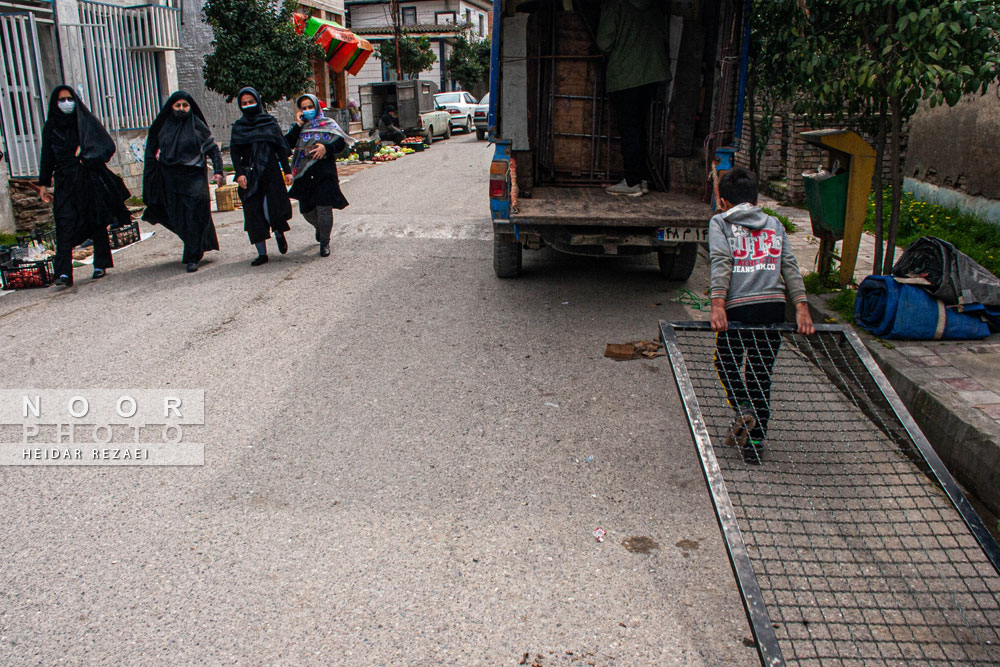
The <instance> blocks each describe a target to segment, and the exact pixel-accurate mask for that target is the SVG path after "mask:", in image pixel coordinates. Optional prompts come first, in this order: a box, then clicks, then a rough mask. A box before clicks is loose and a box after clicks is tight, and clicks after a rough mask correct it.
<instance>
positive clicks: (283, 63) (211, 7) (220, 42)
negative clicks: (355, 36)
mask: <svg viewBox="0 0 1000 667" xmlns="http://www.w3.org/2000/svg"><path fill="white" fill-rule="evenodd" d="M297 7H298V4H297V3H296V2H295V1H294V0H284V2H282V3H281V4H276V3H272V2H270V1H269V0H206V2H205V5H204V6H203V7H202V12H203V13H204V16H205V22H206V23H208V25H210V26H211V27H212V32H213V34H214V39H213V40H212V46H213V47H214V51H213V52H212V53H210V54H209V55H207V56H205V66H204V67H203V68H202V73H203V74H204V76H205V85H206V86H207V87H208V88H209V90H214V91H215V92H217V93H220V94H222V95H225V96H226V100H227V101H232V99H233V98H234V97H235V96H236V94H237V93H239V91H240V89H241V88H243V87H244V86H253V87H254V88H256V89H257V92H259V93H260V96H261V102H263V103H264V104H265V105H268V104H272V103H274V102H277V101H278V100H280V99H282V98H285V97H292V96H293V95H296V94H298V93H300V92H302V91H303V90H308V89H309V88H311V85H310V82H311V81H312V74H313V68H312V61H313V60H315V59H318V58H322V55H323V54H322V50H321V49H320V48H319V46H318V45H317V44H315V43H314V42H312V41H311V40H310V39H308V38H307V37H305V36H303V35H300V34H298V33H297V32H296V31H295V26H294V24H293V23H292V14H293V13H294V11H295V10H296V8H297Z"/></svg>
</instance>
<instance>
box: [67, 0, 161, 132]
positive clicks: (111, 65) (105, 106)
mask: <svg viewBox="0 0 1000 667" xmlns="http://www.w3.org/2000/svg"><path fill="white" fill-rule="evenodd" d="M79 7H80V24H79V25H78V26H74V27H75V29H76V30H77V31H78V35H79V44H80V49H81V51H82V54H81V55H82V62H83V64H84V71H85V84H84V90H83V95H84V98H85V99H86V100H87V103H88V106H90V108H91V110H92V111H93V112H94V114H95V115H97V117H98V118H100V119H101V121H102V122H103V123H104V124H105V127H107V128H108V129H109V130H129V129H142V128H146V127H149V126H150V125H151V124H152V122H153V119H154V118H156V114H157V113H158V112H159V110H160V65H161V60H162V58H163V56H162V53H161V52H162V51H166V50H172V49H177V48H179V47H180V30H179V28H180V25H179V24H180V10H179V9H177V8H174V7H168V6H163V5H145V6H139V7H120V6H116V5H108V4H104V3H99V2H81V3H80V5H79Z"/></svg>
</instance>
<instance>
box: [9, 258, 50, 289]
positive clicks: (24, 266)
mask: <svg viewBox="0 0 1000 667" xmlns="http://www.w3.org/2000/svg"><path fill="white" fill-rule="evenodd" d="M55 273H56V269H55V266H54V265H53V263H52V259H43V260H40V261H37V262H18V261H15V262H11V263H10V264H8V265H7V266H0V282H2V283H3V288H4V289H8V290H12V289H28V288H31V287H48V286H49V285H51V284H52V281H53V280H54V279H55Z"/></svg>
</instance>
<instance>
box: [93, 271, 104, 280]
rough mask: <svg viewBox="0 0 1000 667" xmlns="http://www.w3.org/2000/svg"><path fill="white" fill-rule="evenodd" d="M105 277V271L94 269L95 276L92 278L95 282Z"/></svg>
mask: <svg viewBox="0 0 1000 667" xmlns="http://www.w3.org/2000/svg"><path fill="white" fill-rule="evenodd" d="M104 276H105V273H104V269H94V275H93V276H91V277H92V278H93V279H94V280H97V279H98V278H103V277H104Z"/></svg>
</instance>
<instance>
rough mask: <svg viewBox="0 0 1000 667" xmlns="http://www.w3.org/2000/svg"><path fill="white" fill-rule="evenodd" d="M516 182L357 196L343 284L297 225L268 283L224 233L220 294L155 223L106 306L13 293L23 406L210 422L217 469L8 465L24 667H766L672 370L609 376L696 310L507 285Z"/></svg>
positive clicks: (549, 266) (234, 234)
mask: <svg viewBox="0 0 1000 667" xmlns="http://www.w3.org/2000/svg"><path fill="white" fill-rule="evenodd" d="M491 156H492V147H490V146H488V145H487V143H486V142H477V141H476V140H475V137H474V136H466V135H462V134H460V133H459V134H456V135H455V136H454V137H453V138H452V139H451V140H450V141H442V142H436V143H435V144H434V146H433V147H432V148H431V149H430V150H429V151H427V152H425V153H422V154H417V155H411V156H408V157H407V158H405V159H402V160H399V161H397V162H394V163H391V164H383V165H378V166H376V167H373V168H370V169H367V170H365V171H362V172H360V173H357V174H355V175H353V176H351V177H350V178H349V179H348V180H347V181H346V183H345V184H344V191H345V194H346V195H347V198H348V199H349V200H350V201H351V206H350V207H349V208H348V209H346V210H344V211H342V212H338V213H337V216H336V223H335V230H334V238H333V246H332V247H333V254H332V256H331V257H329V258H320V257H319V256H318V254H317V250H318V246H317V244H316V243H315V242H314V241H313V231H312V228H311V227H309V226H308V225H307V224H306V223H305V222H304V220H303V219H302V218H301V216H300V215H298V213H297V212H296V216H295V217H294V218H293V220H292V222H291V224H292V231H291V233H290V235H289V241H290V246H291V249H290V251H289V253H288V254H287V255H284V256H281V255H278V254H277V252H276V250H275V248H274V246H273V244H272V246H271V253H272V258H271V262H270V263H269V264H266V265H264V266H262V267H257V268H254V267H251V266H250V260H251V259H252V258H253V251H252V249H251V246H250V245H249V242H248V240H247V238H246V235H245V233H244V232H243V228H242V217H241V214H240V213H239V212H235V213H223V214H217V215H216V217H215V220H216V225H217V226H218V230H219V237H220V243H221V246H222V250H221V252H218V253H210V255H209V257H208V259H207V261H206V262H205V263H204V264H203V266H202V268H201V270H199V271H198V272H197V273H194V274H187V273H185V272H184V266H183V265H182V264H181V263H180V261H179V260H180V253H181V246H180V242H179V240H178V239H177V238H176V237H174V236H173V235H171V234H170V233H169V232H166V231H165V230H162V229H158V228H154V227H150V226H148V225H145V224H144V226H143V230H144V231H146V230H149V229H155V230H156V234H155V236H154V237H153V238H151V239H149V240H147V241H144V242H143V243H140V244H138V245H136V246H134V247H131V248H129V249H127V250H125V251H123V252H120V253H118V254H116V255H115V267H114V268H113V269H111V270H110V271H109V274H108V277H107V278H105V279H104V280H101V281H98V282H92V281H91V280H90V278H89V275H88V274H89V270H88V269H77V276H76V286H74V287H72V288H68V289H64V288H48V289H44V290H26V291H21V292H16V293H12V294H8V295H6V296H3V297H0V336H2V340H3V342H4V346H3V356H2V359H3V386H4V387H5V388H8V389H20V388H30V387H40V388H59V389H75V388H83V389H86V388H105V389H121V388H169V387H173V388H192V389H204V391H205V400H206V424H205V425H204V426H199V427H190V430H189V431H186V433H188V434H189V437H190V438H194V439H195V441H198V442H202V443H204V445H205V459H206V463H205V465H204V466H200V467H107V466H102V467H3V468H0V513H2V517H3V519H2V524H0V526H2V528H0V544H2V554H3V557H2V560H0V663H3V664H8V665H13V664H17V665H21V664H38V665H50V664H58V663H71V664H101V663H103V664H115V665H118V664H163V665H182V664H213V665H214V664H262V665H277V664H323V665H334V664H335V665H431V664H447V665H517V664H540V665H559V664H580V665H585V664H589V665H675V664H676V665H752V664H756V662H757V660H756V652H755V650H754V649H753V648H749V647H747V646H746V644H745V640H746V639H747V638H748V637H749V635H750V631H749V627H748V625H747V622H746V619H745V616H744V612H743V608H742V605H741V602H740V598H739V594H738V592H737V589H736V585H735V583H734V579H733V575H732V572H731V570H730V566H729V563H728V560H727V557H726V553H725V550H724V547H723V543H722V540H721V537H720V534H719V529H718V526H717V523H716V520H715V516H714V513H713V510H712V506H711V502H710V499H709V495H708V493H707V491H706V487H705V483H704V479H703V476H702V473H701V469H700V467H699V463H698V459H697V456H696V452H695V449H694V446H693V443H692V439H691V436H690V433H689V430H688V427H687V424H686V421H685V419H684V415H683V412H682V408H681V403H680V401H679V399H678V396H677V391H676V389H675V386H674V382H673V378H672V375H671V371H670V365H669V363H668V361H667V360H666V359H664V358H660V359H655V360H649V361H646V360H643V361H629V362H615V361H611V360H609V359H606V358H604V357H603V352H604V347H605V344H606V343H614V342H626V341H629V340H635V339H640V338H646V339H652V338H654V337H655V336H656V327H657V321H658V320H659V319H668V320H669V319H688V318H689V317H690V314H689V313H687V312H685V310H684V308H682V307H681V306H680V305H678V304H677V303H675V302H674V298H675V295H676V292H677V290H678V288H680V287H682V286H681V285H678V284H672V283H667V282H665V281H663V280H662V279H661V278H660V277H659V275H658V273H657V272H656V268H655V259H653V258H652V257H644V258H632V259H620V260H605V261H601V260H597V259H589V258H578V257H570V256H564V255H560V254H558V253H555V252H552V251H540V252H530V253H528V252H526V254H525V260H524V265H525V272H524V275H523V276H522V277H521V278H519V279H516V280H510V281H501V280H499V279H497V278H495V277H494V275H493V270H492V244H491V241H490V234H491V229H490V222H489V213H488V207H487V198H486V177H487V169H488V164H489V161H490V159H491ZM705 282H706V271H705V267H704V266H699V268H698V270H697V273H696V275H695V277H694V278H693V279H692V283H691V285H692V286H693V288H695V289H696V290H697V291H698V292H701V291H703V290H704V287H705ZM17 428H18V427H6V430H5V431H4V433H5V434H6V435H7V437H12V435H11V434H12V433H13V434H14V436H13V437H16V432H17ZM597 527H602V528H603V529H605V530H606V531H607V535H606V537H605V539H604V541H603V542H598V541H597V540H596V539H595V537H594V534H593V531H594V530H595V528H597ZM637 538H647V539H637ZM644 552H647V553H644Z"/></svg>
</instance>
